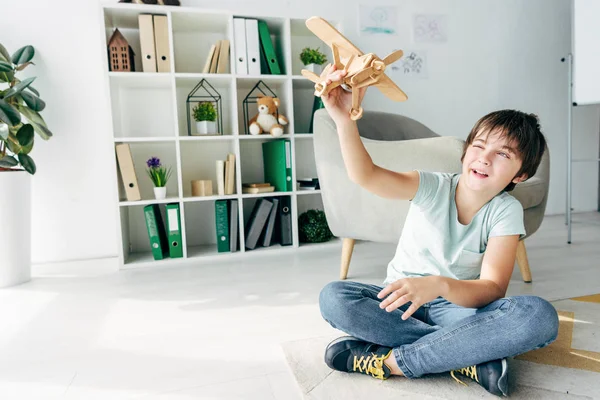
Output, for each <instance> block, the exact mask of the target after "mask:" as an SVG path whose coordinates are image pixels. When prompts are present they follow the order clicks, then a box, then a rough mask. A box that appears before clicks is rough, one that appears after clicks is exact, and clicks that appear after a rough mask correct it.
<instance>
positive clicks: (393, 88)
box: [373, 74, 408, 101]
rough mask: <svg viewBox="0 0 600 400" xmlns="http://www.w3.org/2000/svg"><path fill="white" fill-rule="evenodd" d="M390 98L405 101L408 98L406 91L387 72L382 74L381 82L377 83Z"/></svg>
mask: <svg viewBox="0 0 600 400" xmlns="http://www.w3.org/2000/svg"><path fill="white" fill-rule="evenodd" d="M373 86H375V87H376V88H377V89H379V90H380V91H381V93H383V94H384V95H385V96H386V97H387V98H388V99H390V100H394V101H405V100H407V99H408V96H407V95H406V93H404V92H403V91H402V89H400V88H399V87H398V85H396V84H395V83H394V81H392V80H391V79H390V78H389V77H388V76H387V75H386V74H381V77H380V78H379V82H377V83H376V84H375V85H373Z"/></svg>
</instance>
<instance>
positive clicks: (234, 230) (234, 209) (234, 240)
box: [228, 199, 238, 253]
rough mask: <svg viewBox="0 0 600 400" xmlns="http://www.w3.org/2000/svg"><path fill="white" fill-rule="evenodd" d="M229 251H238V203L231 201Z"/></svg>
mask: <svg viewBox="0 0 600 400" xmlns="http://www.w3.org/2000/svg"><path fill="white" fill-rule="evenodd" d="M228 205H229V251H230V252H232V253H233V252H235V251H237V249H238V201H237V200H236V199H232V200H229V204H228Z"/></svg>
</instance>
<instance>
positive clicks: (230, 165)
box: [216, 153, 235, 196]
mask: <svg viewBox="0 0 600 400" xmlns="http://www.w3.org/2000/svg"><path fill="white" fill-rule="evenodd" d="M216 164H217V166H216V169H217V194H218V195H219V196H223V195H227V194H235V154H233V153H229V154H227V160H217V162H216Z"/></svg>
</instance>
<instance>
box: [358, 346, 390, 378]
mask: <svg viewBox="0 0 600 400" xmlns="http://www.w3.org/2000/svg"><path fill="white" fill-rule="evenodd" d="M390 354H392V350H390V351H389V353H387V354H386V355H384V356H376V355H375V353H371V355H370V356H367V357H365V356H361V357H360V358H358V357H357V356H354V367H353V371H354V372H356V371H358V372H362V373H365V374H367V375H371V376H372V377H374V378H377V379H381V380H384V379H385V371H384V370H383V360H385V359H386V358H388V357H389V356H390Z"/></svg>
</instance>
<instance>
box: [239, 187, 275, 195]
mask: <svg viewBox="0 0 600 400" xmlns="http://www.w3.org/2000/svg"><path fill="white" fill-rule="evenodd" d="M274 191H275V187H274V186H261V187H243V188H242V193H250V194H256V193H269V192H274Z"/></svg>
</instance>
